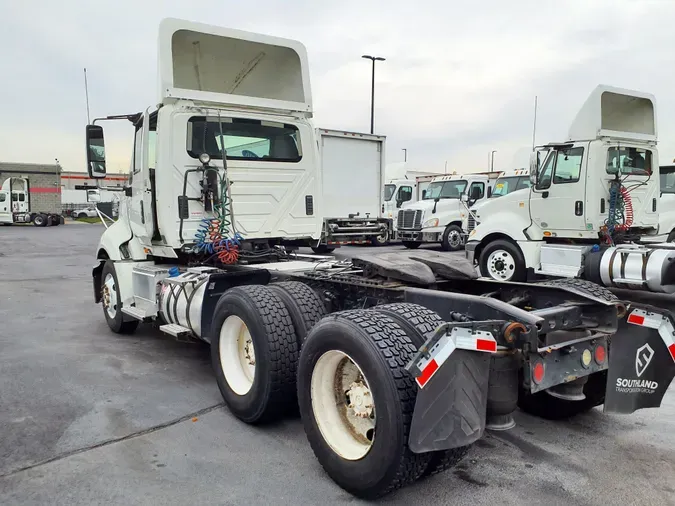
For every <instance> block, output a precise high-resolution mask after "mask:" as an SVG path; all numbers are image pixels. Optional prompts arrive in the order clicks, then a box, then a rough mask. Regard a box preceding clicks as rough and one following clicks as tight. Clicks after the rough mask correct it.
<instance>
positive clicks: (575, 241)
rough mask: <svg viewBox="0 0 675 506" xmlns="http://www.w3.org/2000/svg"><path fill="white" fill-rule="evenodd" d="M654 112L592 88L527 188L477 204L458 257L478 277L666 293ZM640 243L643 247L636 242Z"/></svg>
mask: <svg viewBox="0 0 675 506" xmlns="http://www.w3.org/2000/svg"><path fill="white" fill-rule="evenodd" d="M658 167H659V164H658V150H657V129H656V105H655V100H654V97H653V96H652V95H649V94H647V93H642V92H637V91H631V90H624V89H618V88H612V87H609V86H598V87H597V88H596V89H595V90H594V91H593V93H592V94H591V95H590V96H589V97H588V99H587V100H586V102H585V103H584V105H583V106H582V108H581V109H580V111H579V112H578V114H577V116H576V118H575V120H574V122H573V124H572V126H571V128H570V133H569V139H568V140H567V141H565V142H560V143H550V144H548V145H546V146H541V147H539V148H537V150H536V151H535V152H534V153H533V156H532V162H531V168H530V178H531V182H532V186H531V188H530V189H529V190H528V191H526V192H515V193H512V194H510V195H507V196H505V197H502V198H499V199H494V200H493V201H490V202H487V203H485V204H484V205H483V206H482V207H481V208H480V210H479V211H478V212H477V219H478V220H479V221H480V223H479V224H478V225H477V226H476V227H475V228H474V229H473V230H472V231H471V232H470V234H469V238H468V241H467V244H466V255H467V258H468V259H469V260H470V261H472V262H475V263H476V264H477V265H478V267H479V269H480V272H481V274H482V275H483V276H487V277H490V278H492V279H496V280H499V279H501V280H504V281H509V280H511V281H525V280H527V279H528V278H529V279H532V278H534V277H536V276H548V277H550V276H553V277H575V278H576V277H579V278H585V279H588V280H592V281H594V282H597V283H600V284H603V285H605V286H607V287H618V288H629V289H642V290H649V291H653V292H665V293H674V292H675V269H674V266H675V249H672V248H671V247H668V246H666V245H659V244H649V245H647V244H646V243H648V242H650V241H653V240H655V239H658V238H659V236H663V238H664V240H665V238H666V237H667V236H668V234H669V233H670V230H665V231H664V233H663V234H660V231H659V228H660V225H659V221H660V214H659V213H660V209H659V208H660V204H659V200H660V197H661V195H660V188H659V187H660V183H659V179H660V178H659V177H658V172H657V171H658ZM641 243H642V244H641Z"/></svg>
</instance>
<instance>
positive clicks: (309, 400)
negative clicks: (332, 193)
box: [86, 19, 675, 498]
mask: <svg viewBox="0 0 675 506" xmlns="http://www.w3.org/2000/svg"><path fill="white" fill-rule="evenodd" d="M159 80H160V86H159V99H158V104H159V106H158V107H149V108H148V109H146V110H145V111H144V112H142V113H138V114H131V115H124V116H118V117H117V118H126V119H128V120H130V121H131V123H132V125H133V127H134V130H135V135H134V147H133V153H134V156H133V160H134V162H133V171H132V181H131V183H130V185H129V186H128V187H126V188H125V189H124V193H123V196H122V199H121V203H120V216H119V219H118V220H117V221H116V222H115V223H113V224H112V225H111V226H110V227H108V228H107V229H106V230H105V231H104V232H103V235H102V236H101V239H100V241H99V244H98V245H97V247H96V250H95V260H94V267H93V271H92V276H93V287H94V299H95V301H96V302H97V303H101V305H102V308H103V316H104V318H105V320H106V322H107V324H108V326H109V327H110V329H111V330H112V331H113V332H117V333H130V332H133V331H134V330H135V329H136V328H137V327H138V325H139V324H140V323H141V322H144V323H146V324H150V325H156V326H158V327H159V329H160V330H161V331H163V332H165V333H167V334H168V335H171V336H175V337H180V338H184V339H194V340H201V341H204V342H206V343H208V345H209V346H210V349H211V358H212V365H213V370H214V374H215V377H216V381H217V383H218V387H219V388H220V391H221V393H222V396H223V398H224V400H225V404H226V406H227V407H228V409H229V410H230V411H231V412H232V413H233V414H234V415H235V416H237V417H239V418H240V419H241V420H243V421H244V422H246V423H252V424H253V423H255V424H261V423H263V422H266V421H272V420H276V419H279V418H282V417H284V416H285V415H286V414H288V413H292V412H294V411H296V410H298V409H299V411H300V415H301V418H302V423H303V426H304V429H305V432H306V435H307V439H308V440H309V443H310V445H311V447H312V449H313V451H314V454H315V455H316V457H317V459H318V461H319V462H320V463H321V465H322V466H323V468H324V469H325V471H326V472H327V474H328V475H329V476H330V477H331V478H332V479H333V480H335V481H336V482H337V483H338V484H339V485H340V486H341V487H343V488H344V489H345V490H347V491H349V492H350V493H352V494H354V495H356V496H359V497H364V498H374V497H378V496H381V495H384V494H386V493H388V492H391V491H393V490H395V489H397V488H399V487H402V486H405V485H407V484H409V483H412V482H414V481H416V480H418V479H421V478H424V477H425V476H428V475H431V474H434V473H437V472H439V471H442V470H444V469H447V468H449V467H452V466H453V465H454V464H456V463H457V462H458V461H459V460H460V459H461V458H462V457H463V456H464V455H466V453H467V451H468V450H469V447H470V446H471V445H472V444H473V443H474V442H475V441H476V440H478V439H479V438H480V437H481V436H482V435H483V434H484V431H485V430H486V427H492V428H495V429H507V428H509V427H511V426H513V424H514V422H513V419H512V417H511V413H512V412H513V411H514V410H515V409H516V408H517V406H521V408H522V409H525V410H526V411H528V412H530V413H534V414H537V415H540V416H545V417H548V418H557V417H564V416H571V415H574V414H576V413H580V412H583V411H587V410H589V409H591V408H592V407H594V406H597V405H601V404H604V409H605V411H607V412H622V413H631V412H633V411H635V410H636V409H640V408H644V407H655V406H659V405H660V403H661V400H662V398H663V395H664V393H665V389H667V388H668V385H669V384H670V382H671V381H672V378H673V376H675V370H674V368H673V367H670V366H672V364H671V362H672V360H671V359H670V356H669V355H668V352H667V349H666V348H664V341H663V338H662V337H661V334H659V331H658V330H657V329H656V327H655V328H649V327H647V326H645V325H637V324H636V323H635V322H631V321H630V319H631V318H633V317H634V316H635V315H636V313H635V312H636V311H643V310H644V311H646V309H645V308H643V307H642V306H639V305H637V306H635V307H631V309H630V311H631V312H630V313H627V312H626V308H625V304H624V303H622V302H621V301H620V300H618V299H617V298H616V297H614V296H613V295H612V294H611V293H609V292H608V291H607V290H606V289H604V288H602V287H599V286H597V285H594V284H592V283H586V284H584V283H582V282H580V280H565V281H566V282H563V283H558V284H556V285H546V284H531V285H528V284H517V283H509V284H504V283H500V282H495V281H491V280H478V279H476V274H475V270H474V269H473V267H472V266H471V265H470V264H468V263H467V262H466V261H465V260H464V259H462V258H459V259H455V260H456V261H455V262H454V263H452V264H448V261H447V258H446V257H445V256H443V255H442V254H440V253H434V252H431V251H416V252H405V251H402V252H399V253H380V254H364V255H360V256H358V257H355V258H353V259H352V260H350V261H345V260H342V261H340V260H336V259H335V258H332V257H327V256H319V257H317V256H309V255H300V254H297V253H295V252H293V251H292V250H291V249H289V248H288V247H287V245H288V244H289V243H290V244H295V243H296V242H297V241H304V240H318V239H319V238H320V237H321V234H322V226H323V213H322V205H323V201H324V195H323V193H324V190H325V187H324V186H323V185H322V177H323V174H322V165H321V164H320V163H319V154H318V142H317V140H318V139H317V133H316V130H315V128H314V127H313V126H312V121H311V116H312V100H311V88H310V81H309V70H308V64H307V55H306V51H305V48H304V46H302V44H300V43H299V42H296V41H293V40H287V39H281V38H277V37H271V36H266V35H261V34H257V33H249V32H242V31H238V30H233V29H226V28H220V27H214V26H209V25H203V24H198V23H192V22H187V21H182V20H176V19H166V20H163V21H162V22H161V24H160V30H159ZM99 123H100V121H99V120H95V121H94V122H93V124H91V125H87V128H86V144H87V161H88V170H89V174H90V176H91V177H95V178H100V179H103V178H104V177H105V174H106V170H105V147H104V146H105V143H104V140H103V128H102V127H101V126H100V124H99ZM253 143H255V144H256V148H255V149H256V150H257V151H254V152H255V153H256V156H255V157H251V156H250V155H247V154H246V153H245V152H244V151H246V150H251V149H250V148H251V145H252V144H253ZM251 151H252V150H251ZM504 198H506V197H504ZM645 314H647V313H645ZM651 314H652V313H651V312H650V313H649V315H651ZM649 315H648V316H649ZM638 316H640V315H639V314H638ZM645 318H646V317H645ZM649 318H652V319H653V318H654V317H653V316H649ZM658 318H661V320H659V321H662V322H668V324H672V322H673V319H672V316H671V315H670V314H667V313H658ZM645 321H651V320H645ZM671 329H672V327H671ZM610 338H611V343H610ZM644 345H648V346H649V347H650V349H653V353H654V356H653V357H652V358H653V360H652V361H653V362H656V363H657V365H658V367H654V368H652V369H650V370H648V371H647V372H645V374H644V375H643V376H642V377H641V378H640V382H642V381H649V382H650V383H649V385H650V387H649V388H651V387H652V386H653V385H654V384H655V385H656V387H654V389H653V391H650V394H649V395H647V394H645V393H644V392H643V389H642V388H638V386H635V387H632V386H628V387H625V388H624V387H623V385H624V384H630V385H633V383H630V382H632V381H633V380H632V379H628V378H632V375H634V374H635V373H634V369H635V363H634V358H635V350H636V349H641V348H640V347H643V346H644ZM609 346H611V349H610V348H609ZM608 352H609V353H608ZM626 382H629V383H626ZM616 384H619V385H620V386H621V388H615V385H616ZM261 430H262V429H261ZM261 479H264V477H262V478H261Z"/></svg>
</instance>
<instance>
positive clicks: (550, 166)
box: [530, 143, 588, 237]
mask: <svg viewBox="0 0 675 506" xmlns="http://www.w3.org/2000/svg"><path fill="white" fill-rule="evenodd" d="M587 148H588V143H583V144H575V145H572V146H564V147H560V148H558V149H555V150H552V151H550V152H549V154H548V156H547V157H546V160H545V161H544V163H543V164H542V166H541V168H540V169H539V176H538V179H537V184H536V186H535V187H534V188H533V190H532V193H531V195H530V214H531V217H532V221H533V222H534V223H535V224H536V225H537V226H539V227H540V228H542V229H543V230H544V231H551V232H556V231H561V232H563V235H562V236H563V237H566V235H565V233H566V232H571V231H584V230H585V213H586V209H585V208H584V207H585V206H584V201H585V195H586V186H585V180H586V178H585V174H584V173H585V170H584V167H585V166H586V163H587V160H588V154H587V153H586V151H587Z"/></svg>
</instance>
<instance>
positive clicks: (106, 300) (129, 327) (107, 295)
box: [101, 260, 140, 334]
mask: <svg viewBox="0 0 675 506" xmlns="http://www.w3.org/2000/svg"><path fill="white" fill-rule="evenodd" d="M108 281H112V282H111V283H109V284H108ZM118 286H119V285H118V283H117V273H116V272H115V263H114V262H113V261H112V260H106V262H105V264H103V269H102V270H101V306H102V307H103V316H104V317H105V321H106V322H107V323H108V327H110V330H112V331H113V332H115V333H116V334H133V333H134V331H135V330H136V328H138V324H139V323H140V321H139V320H129V321H125V320H124V313H122V301H121V300H120V295H119V290H118Z"/></svg>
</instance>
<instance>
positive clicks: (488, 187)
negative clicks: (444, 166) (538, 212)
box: [397, 174, 494, 251]
mask: <svg viewBox="0 0 675 506" xmlns="http://www.w3.org/2000/svg"><path fill="white" fill-rule="evenodd" d="M493 184H494V180H491V179H490V178H489V177H488V176H486V175H482V174H453V175H448V176H437V177H435V178H434V179H433V180H432V181H431V183H430V184H429V187H428V188H427V190H426V193H425V195H424V198H422V199H421V200H420V201H419V202H417V203H415V204H410V205H407V206H405V208H404V209H401V210H399V212H398V217H397V221H398V224H397V236H398V238H399V239H401V241H402V242H403V245H404V246H405V247H406V248H409V249H415V248H419V247H420V245H422V244H424V243H440V244H441V246H442V248H443V249H444V250H445V251H457V250H460V249H461V248H462V246H463V239H462V217H461V213H462V211H464V210H465V209H466V205H469V206H471V205H474V204H476V203H477V202H480V201H483V200H485V199H487V198H488V197H489V196H490V195H491V194H492V187H493Z"/></svg>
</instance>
